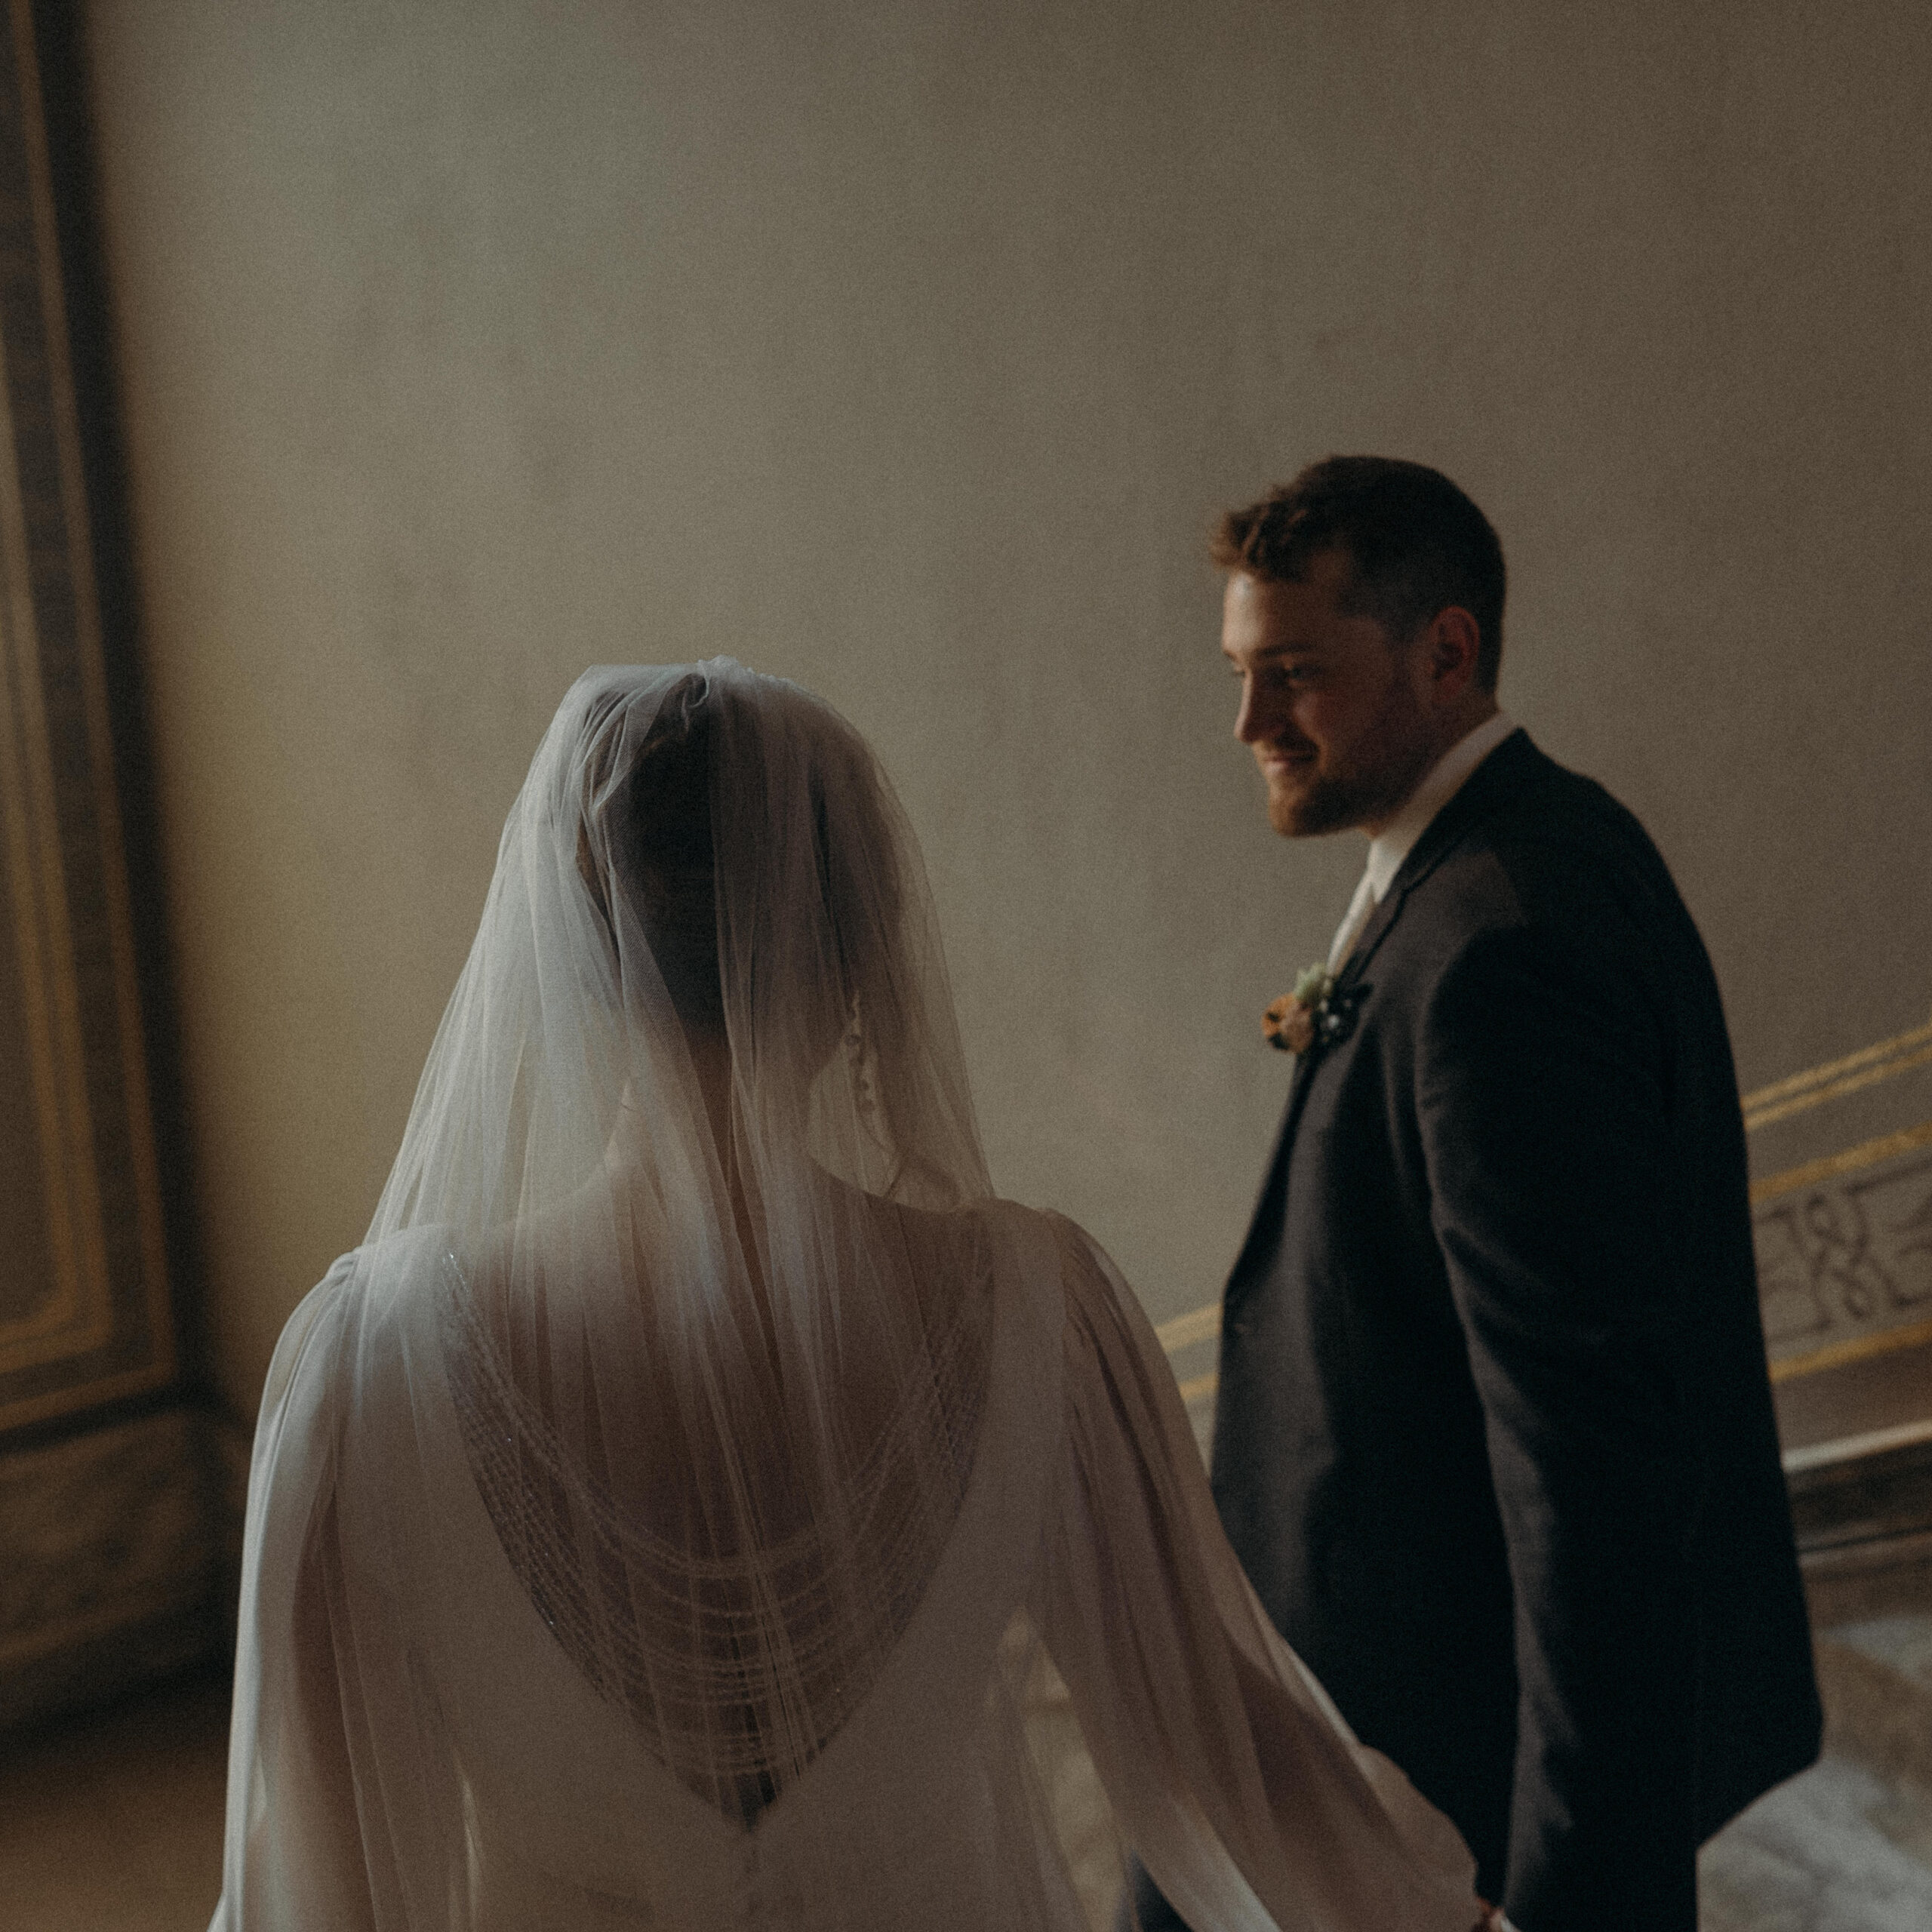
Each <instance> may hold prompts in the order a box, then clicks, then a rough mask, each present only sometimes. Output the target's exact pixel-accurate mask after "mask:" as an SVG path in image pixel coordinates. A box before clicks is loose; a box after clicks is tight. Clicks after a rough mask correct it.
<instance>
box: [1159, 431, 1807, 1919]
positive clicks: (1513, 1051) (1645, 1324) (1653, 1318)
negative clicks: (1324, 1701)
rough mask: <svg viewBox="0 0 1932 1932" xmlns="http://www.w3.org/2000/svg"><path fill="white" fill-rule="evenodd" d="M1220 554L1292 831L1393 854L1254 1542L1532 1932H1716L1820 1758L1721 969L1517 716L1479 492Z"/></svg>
mask: <svg viewBox="0 0 1932 1932" xmlns="http://www.w3.org/2000/svg"><path fill="white" fill-rule="evenodd" d="M1214 556H1215V561H1217V563H1219V564H1220V565H1222V566H1223V568H1225V569H1226V571H1227V572H1228V579H1227V587H1226V600H1225V605H1224V626H1223V634H1222V635H1223V642H1222V648H1223V651H1224V652H1225V653H1226V656H1227V657H1228V658H1229V661H1230V662H1231V663H1232V665H1233V666H1234V668H1235V670H1236V672H1238V673H1239V675H1240V678H1241V713H1240V717H1239V719H1238V722H1237V723H1236V724H1235V736H1236V737H1238V739H1239V740H1241V742H1242V743H1244V744H1246V745H1248V746H1251V748H1252V749H1253V750H1254V755H1255V758H1256V759H1257V762H1258V763H1259V764H1260V768H1261V771H1262V774H1263V777H1264V778H1265V779H1266V783H1267V788H1268V811H1269V820H1270V822H1271V823H1272V825H1273V826H1274V828H1275V830H1276V831H1277V832H1280V833H1281V834H1282V835H1284V837H1287V838H1306V837H1310V836H1313V835H1316V834H1318V833H1322V832H1340V831H1343V830H1344V829H1348V828H1349V827H1359V828H1360V829H1361V830H1363V831H1364V832H1367V834H1368V835H1369V840H1370V843H1369V848H1368V863H1367V870H1366V872H1364V875H1363V878H1362V881H1361V886H1360V887H1359V888H1358V890H1357V891H1356V893H1355V900H1354V903H1352V905H1351V906H1350V907H1349V912H1348V915H1347V917H1346V918H1345V919H1344V921H1343V924H1342V927H1341V929H1340V931H1339V932H1337V934H1336V936H1335V942H1334V947H1333V949H1331V952H1330V954H1329V957H1328V961H1327V972H1328V974H1329V975H1331V976H1332V977H1331V978H1330V979H1329V980H1327V982H1326V983H1325V985H1324V984H1315V985H1305V986H1303V989H1302V990H1303V994H1304V995H1305V997H1304V998H1303V1001H1302V1002H1301V1004H1300V1005H1299V1006H1298V1007H1297V1006H1294V1005H1293V1004H1288V1005H1287V1010H1286V1011H1285V1012H1284V1011H1282V1010H1281V1008H1282V1006H1283V1004H1284V1003H1278V1006H1277V1008H1275V1009H1271V1013H1272V1014H1274V1016H1275V1020H1276V1023H1277V1025H1276V1032H1277V1033H1278V1035H1281V1036H1283V1037H1282V1038H1281V1043H1282V1044H1291V1043H1292V1044H1295V1045H1298V1046H1300V1048H1301V1051H1300V1052H1299V1054H1298V1056H1297V1063H1296V1066H1295V1068H1294V1075H1293V1080H1292V1084H1291V1089H1290V1093H1289V1098H1288V1103H1287V1116H1286V1118H1285V1120H1284V1124H1283V1126H1282V1128H1281V1138H1280V1140H1279V1142H1278V1145H1277V1146H1276V1148H1275V1153H1274V1157H1273V1159H1272V1161H1271V1163H1270V1164H1269V1170H1268V1174H1267V1178H1266V1182H1265V1183H1264V1185H1263V1189H1262V1192H1261V1198H1260V1203H1259V1204H1258V1206H1257V1208H1256V1210H1255V1213H1254V1220H1253V1223H1252V1224H1251V1227H1250V1229H1249V1230H1248V1234H1247V1240H1246V1241H1245V1243H1244V1245H1243V1247H1242V1248H1241V1254H1240V1256H1239V1257H1238V1260H1236V1262H1235V1266H1234V1270H1233V1272H1232V1275H1230V1276H1229V1281H1228V1286H1227V1292H1226V1301H1225V1303H1224V1306H1223V1315H1222V1332H1221V1365H1220V1400H1219V1406H1218V1409H1217V1414H1216V1417H1215V1427H1214V1494H1215V1497H1216V1500H1217V1503H1218V1504H1219V1506H1220V1512H1221V1516H1222V1519H1223V1521H1224V1522H1225V1524H1226V1526H1227V1531H1228V1534H1229V1538H1230V1540H1232V1543H1233V1544H1234V1546H1235V1549H1236V1551H1237V1552H1238V1553H1239V1555H1240V1556H1241V1561H1242V1562H1243V1564H1244V1566H1245V1567H1246V1568H1247V1574H1248V1575H1249V1577H1251V1580H1253V1582H1254V1587H1255V1589H1256V1590H1257V1592H1258V1593H1259V1595H1260V1598H1261V1601H1262V1602H1263V1604H1265V1605H1266V1607H1267V1610H1268V1612H1269V1615H1270V1616H1271V1617H1272V1618H1273V1620H1274V1621H1275V1624H1276V1625H1277V1626H1278V1627H1279V1629H1281V1632H1282V1634H1283V1635H1284V1636H1285V1637H1287V1639H1288V1641H1290V1642H1291V1643H1292V1644H1294V1647H1295V1648H1296V1649H1297V1651H1300V1654H1301V1655H1302V1656H1303V1658H1305V1659H1306V1661H1307V1662H1308V1663H1309V1665H1310V1666H1312V1668H1313V1669H1314V1670H1315V1673H1316V1674H1317V1675H1318V1676H1319V1677H1320V1678H1321V1681H1322V1682H1323V1683H1324V1684H1325V1685H1326V1686H1327V1688H1328V1690H1329V1691H1330V1692H1331V1694H1332V1695H1333V1696H1334V1699H1335V1701H1336V1703H1337V1704H1338V1705H1339V1706H1340V1707H1341V1709H1342V1711H1343V1714H1344V1715H1346V1717H1347V1718H1348V1719H1349V1721H1350V1722H1351V1724H1353V1725H1354V1727H1355V1730H1356V1731H1357V1733H1358V1734H1359V1735H1360V1737H1361V1739H1362V1740H1363V1741H1364V1743H1367V1744H1371V1745H1374V1746H1376V1747H1377V1748H1378V1749H1380V1750H1382V1751H1384V1752H1386V1753H1387V1754H1388V1755H1389V1756H1390V1757H1392V1758H1394V1759H1395V1761H1396V1762H1397V1763H1398V1764H1400V1765H1401V1767H1402V1768H1403V1769H1404V1770H1405V1771H1407V1773H1408V1774H1409V1776H1410V1777H1411V1779H1413V1780H1414V1782H1415V1783H1416V1784H1417V1786H1419V1787H1420V1789H1421V1790H1422V1791H1423V1793H1424V1794H1425V1795H1426V1796H1428V1797H1429V1798H1431V1799H1432V1800H1433V1801H1435V1804H1438V1806H1440V1807H1441V1808H1442V1809H1443V1810H1445V1811H1447V1813H1448V1814H1449V1815H1450V1816H1451V1817H1452V1818H1453V1819H1454V1820H1455V1821H1456V1823H1457V1825H1458V1826H1460V1829H1461V1830H1462V1832H1463V1836H1464V1837H1465V1838H1466V1839H1467V1840H1468V1841H1469V1845H1470V1847H1471V1849H1472V1850H1473V1851H1474V1852H1475V1855H1476V1857H1477V1860H1478V1865H1479V1872H1478V1889H1479V1890H1481V1892H1482V1893H1483V1894H1484V1897H1487V1898H1491V1899H1494V1900H1498V1901H1499V1902H1500V1903H1501V1904H1502V1906H1503V1908H1504V1909H1505V1910H1506V1912H1507V1913H1508V1915H1509V1918H1511V1919H1512V1921H1514V1922H1515V1924H1516V1925H1518V1927H1521V1932H1589V1928H1595V1927H1604V1928H1608V1927H1615V1928H1617V1932H1694V1927H1695V1926H1696V1924H1697V1887H1696V1866H1695V1854H1696V1851H1697V1845H1698V1844H1699V1842H1700V1840H1702V1839H1703V1838H1706V1837H1707V1836H1709V1834H1710V1833H1711V1832H1713V1831H1715V1829H1717V1828H1718V1826H1720V1825H1721V1824H1722V1823H1724V1821H1725V1820H1727V1819H1728V1818H1729V1817H1731V1816H1733V1815H1734V1814H1735V1813H1736V1812H1737V1811H1738V1810H1740V1809H1742V1807H1743V1806H1744V1805H1745V1804H1748V1803H1749V1801H1750V1800H1751V1799H1752V1798H1754V1797H1755V1796H1756V1795H1758V1793H1759V1792H1761V1791H1764V1790H1765V1789H1767V1788H1768V1787H1769V1786H1771V1785H1773V1784H1774V1783H1777V1781H1778V1780H1780V1779H1781V1778H1785V1777H1789V1776H1790V1775H1791V1774H1792V1773H1793V1772H1795V1771H1796V1770H1799V1769H1801V1767H1803V1766H1804V1765H1805V1764H1808V1763H1810V1761H1812V1759H1813V1758H1814V1757H1815V1756H1816V1755H1817V1747H1818V1737H1819V1723H1820V1719H1819V1709H1818V1703H1817V1694H1816V1691H1815V1690H1814V1686H1813V1681H1812V1675H1811V1660H1810V1644H1809V1641H1808V1638H1807V1629H1806V1623H1805V1614H1804V1600H1803V1597H1802V1595H1801V1592H1800V1589H1799V1584H1798V1568H1797V1564H1796V1561H1795V1557H1794V1555H1793V1551H1792V1533H1791V1521H1790V1515H1789V1509H1788V1508H1787V1506H1786V1498H1785V1491H1784V1484H1783V1478H1782V1475H1781V1473H1780V1467H1779V1462H1778V1445H1777V1436H1776V1433H1775V1431H1774V1426H1773V1423H1772V1415H1771V1404H1770V1389H1769V1386H1768V1383H1767V1377H1766V1373H1765V1364H1764V1340H1763V1336H1762V1334H1761V1328H1760V1324H1759V1318H1758V1296H1757V1281H1756V1275H1755V1269H1754V1266H1753V1262H1752V1246H1751V1229H1750V1222H1749V1214H1748V1211H1747V1206H1746V1175H1745V1155H1744V1138H1743V1125H1742V1122H1741V1120H1740V1113H1739V1107H1738V1098H1737V1081H1736V1077H1735V1075H1734V1072H1733V1069H1732V1066H1731V1058H1730V1044H1729V1041H1728V1039H1727V1036H1726V1034H1725V1030H1724V1014H1723V1011H1722V1009H1721V1006H1720V1004H1719V1003H1718V989H1717V984H1716V982H1715V979H1714V978H1713V977H1712V972H1711V968H1710V964H1709V961H1708V959H1707V958H1706V955H1705V952H1704V949H1703V945H1702V943H1700V940H1699V938H1698V937H1697V931H1696V929H1695V928H1694V926H1693V925H1692V924H1691V921H1690V915H1689V914H1688V913H1687V912H1686V911H1685V909H1684V903H1683V902H1682V900H1681V899H1679V898H1678V895H1677V892H1676V889H1675V887H1674V886H1673V885H1672V882H1671V878H1670V875H1669V872H1667V871H1666V869H1665V867H1664V864H1663V860H1662V859H1661V858H1660V857H1659V856H1658V854H1657V850H1656V848H1655V847H1654V846H1653V845H1652V844H1651V841H1650V840H1649V838H1647V836H1646V835H1645V834H1644V830H1643V829H1642V827H1641V826H1639V825H1638V823H1637V821H1636V820H1635V819H1634V818H1632V817H1631V815H1630V814H1629V813H1628V812H1627V811H1625V810H1624V809H1623V807H1621V806H1620V805H1619V804H1617V802H1616V801H1615V800H1614V799H1613V798H1611V797H1610V795H1608V794H1607V792H1604V790H1603V789H1602V788H1601V786H1598V785H1596V784H1595V783H1592V781H1591V780H1588V779H1586V778H1582V777H1577V775H1576V774H1574V773H1571V772H1569V771H1565V770H1564V768H1562V767H1561V766H1560V765H1558V764H1555V763H1553V762H1552V761H1551V760H1550V759H1549V758H1546V757H1545V756H1544V755H1543V753H1542V752H1540V751H1538V750H1537V748H1536V747H1535V746H1534V745H1533V744H1532V743H1531V742H1530V740H1529V739H1528V737H1527V736H1526V735H1525V734H1524V733H1523V732H1522V731H1519V730H1518V729H1517V728H1515V726H1514V725H1513V724H1512V723H1511V721H1510V720H1509V718H1507V717H1506V715H1504V714H1503V712H1501V711H1500V710H1499V709H1497V701H1496V683H1497V665H1498V660H1499V658H1500V651H1501V644H1502V620H1503V581H1504V579H1503V553H1502V549H1501V546H1500V545H1499V543H1497V537H1496V534H1495V532H1494V531H1493V530H1492V529H1491V527H1490V525H1489V523H1488V521H1487V519H1486V518H1484V516H1483V515H1482V513H1481V511H1480V510H1478V509H1477V508H1476V506H1475V504H1474V503H1472V502H1471V501H1470V500H1469V498H1468V497H1466V496H1464V495H1463V493H1462V492H1461V491H1460V490H1458V489H1457V488H1456V486H1455V485H1454V484H1452V483H1451V482H1450V481H1448V479H1447V478H1445V477H1444V476H1441V475H1438V473H1437V472H1435V471H1434V470H1432V469H1425V468H1423V466H1420V465H1419V464H1415V463H1398V462H1393V461H1390V460H1385V459H1383V458H1379V457H1331V459H1329V460H1327V461H1326V462H1323V463H1316V464H1315V465H1314V466H1312V467H1311V468H1309V469H1306V470H1304V471H1303V472H1302V473H1301V475H1299V476H1298V477H1297V478H1295V480H1294V481H1293V482H1292V483H1291V484H1289V485H1287V487H1286V488H1282V489H1278V490H1276V491H1272V493H1270V494H1269V496H1268V497H1266V498H1264V499H1263V501H1261V502H1260V503H1257V504H1256V505H1254V506H1253V507H1252V508H1251V509H1244V510H1239V511H1236V512H1233V513H1232V514H1230V515H1229V516H1227V517H1226V518H1225V519H1224V520H1223V524H1222V525H1221V528H1220V531H1219V532H1218V534H1217V539H1216V543H1215V546H1214ZM1137 1886H1138V1887H1139V1888H1140V1905H1141V1908H1142V1911H1143V1920H1144V1921H1145V1922H1146V1923H1148V1924H1161V1923H1166V1924H1174V1923H1177V1921H1175V1920H1174V1918H1172V1916H1171V1912H1169V1909H1168V1908H1167V1907H1166V1906H1165V1905H1164V1902H1163V1901H1161V1900H1159V1899H1158V1894H1155V1893H1154V1892H1153V1891H1152V1887H1151V1886H1149V1885H1148V1884H1147V1882H1146V1879H1145V1878H1144V1875H1142V1876H1139V1877H1137ZM1163 1913H1168V1916H1166V1917H1165V1918H1163V1917H1162V1914H1163Z"/></svg>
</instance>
